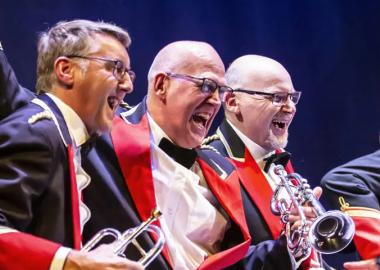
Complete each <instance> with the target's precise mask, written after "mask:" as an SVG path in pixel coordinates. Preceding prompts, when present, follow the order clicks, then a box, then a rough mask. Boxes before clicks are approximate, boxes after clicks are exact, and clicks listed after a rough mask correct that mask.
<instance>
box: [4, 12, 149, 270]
mask: <svg viewBox="0 0 380 270" xmlns="http://www.w3.org/2000/svg"><path fill="white" fill-rule="evenodd" d="M129 45H130V38H129V35H128V33H127V32H126V31H124V30H123V29H121V28H119V27H117V26H115V25H112V24H108V23H103V22H92V21H86V20H74V21H68V22H60V23H58V24H56V25H55V26H54V27H52V28H51V29H49V30H48V31H46V32H44V33H42V34H41V36H40V39H39V43H38V67H37V70H38V72H37V77H38V78H37V87H38V91H39V92H40V93H44V94H41V95H39V96H38V97H37V98H34V99H33V100H32V101H31V102H29V103H28V104H27V105H25V106H24V107H21V108H20V109H19V110H17V111H15V112H14V113H13V114H11V115H9V116H8V117H6V118H4V119H2V120H1V122H0V265H1V268H2V269H12V270H14V269H104V268H107V269H142V267H141V265H140V264H138V263H135V262H132V261H129V260H127V259H124V258H121V257H118V256H116V255H115V254H112V249H111V247H110V246H108V247H99V248H98V249H96V250H94V251H92V252H89V253H85V252H80V251H77V250H78V249H80V247H81V242H82V241H81V239H82V231H83V227H84V226H85V223H86V222H87V221H88V219H90V217H91V208H90V209H89V208H88V207H87V206H86V205H85V204H84V203H83V202H82V201H81V193H82V191H83V189H84V188H85V187H86V186H87V185H88V184H89V183H90V180H91V179H90V177H89V176H88V174H87V173H86V172H85V171H84V170H83V168H82V165H81V154H80V150H81V147H82V146H83V145H84V144H85V142H86V141H87V140H88V139H89V138H90V137H91V136H98V135H100V134H101V133H103V132H107V131H109V130H110V127H111V123H112V119H113V115H114V112H115V110H116V108H117V106H118V104H119V103H120V102H121V101H122V100H123V98H124V96H125V94H126V93H128V92H131V91H132V78H131V76H133V73H132V72H131V71H130V69H129V65H130V63H129V62H130V60H129V55H128V52H127V48H128V46H129ZM1 54H2V55H1V57H2V59H1V60H2V61H6V59H5V58H4V57H3V53H2V52H1ZM2 64H3V62H2ZM2 71H3V72H5V75H4V74H2V77H1V79H0V82H1V87H5V89H1V92H2V94H1V95H2V96H1V98H2V99H3V100H5V102H7V99H8V98H12V97H16V98H17V100H12V102H10V103H8V104H12V105H11V106H9V107H7V108H5V109H4V112H3V115H2V117H3V116H4V115H5V114H7V113H9V112H7V110H12V109H16V108H17V107H20V106H22V105H23V104H24V103H26V102H27V101H28V99H29V98H30V97H31V96H29V95H28V94H25V92H24V89H23V88H21V87H19V86H17V81H16V80H15V77H14V76H13V73H12V70H11V69H10V68H8V69H7V67H5V68H4V67H3V70H2ZM7 74H8V76H9V77H7ZM8 84H11V85H10V87H11V90H10V91H15V92H9V89H7V87H8V86H9V85H8ZM6 89H7V90H6ZM3 90H4V92H3ZM7 91H8V92H7ZM8 102H9V100H8ZM68 247H70V248H68ZM71 248H74V249H77V250H74V249H71Z"/></svg>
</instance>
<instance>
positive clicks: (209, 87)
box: [166, 72, 233, 94]
mask: <svg viewBox="0 0 380 270" xmlns="http://www.w3.org/2000/svg"><path fill="white" fill-rule="evenodd" d="M166 75H167V76H168V77H172V78H178V79H183V80H186V81H190V82H193V83H195V84H196V85H197V86H199V89H200V90H201V92H202V93H205V94H212V93H214V92H215V91H216V90H219V94H222V93H224V92H227V91H233V90H232V88H231V87H228V86H225V85H219V84H218V83H217V82H215V81H214V80H211V79H208V78H197V77H193V76H190V75H185V74H177V73H170V72H167V73H166Z"/></svg>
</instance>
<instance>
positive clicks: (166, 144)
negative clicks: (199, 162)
mask: <svg viewBox="0 0 380 270" xmlns="http://www.w3.org/2000/svg"><path fill="white" fill-rule="evenodd" d="M158 146H159V147H160V148H161V149H162V150H163V151H164V152H165V153H166V154H168V155H169V156H170V157H171V158H173V159H174V160H175V161H176V162H178V163H179V164H181V165H183V166H184V167H186V168H188V169H190V168H191V166H193V164H194V162H195V159H196V158H197V152H196V151H195V150H194V149H186V148H182V147H180V146H178V145H175V144H173V143H172V142H171V141H169V140H168V139H167V138H162V139H161V141H160V143H159V145H158Z"/></svg>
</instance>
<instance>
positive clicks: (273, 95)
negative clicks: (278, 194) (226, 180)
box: [205, 55, 320, 268]
mask: <svg viewBox="0 0 380 270" xmlns="http://www.w3.org/2000/svg"><path fill="white" fill-rule="evenodd" d="M226 80H227V84H228V85H229V86H230V87H231V88H232V89H233V91H232V92H229V93H227V94H226V95H225V97H224V100H225V102H224V103H223V108H224V113H225V119H224V120H223V122H222V124H221V125H220V126H219V128H218V129H217V131H216V134H215V135H213V136H211V137H209V138H207V139H206V140H205V143H206V144H209V145H210V146H211V147H213V148H214V149H216V150H217V151H218V152H219V153H220V154H222V155H223V156H225V157H229V158H231V159H233V160H234V161H233V162H234V163H235V164H236V167H237V170H238V172H239V176H240V181H241V186H242V188H241V192H242V196H243V201H244V208H245V213H246V217H247V218H248V217H249V218H250V219H251V220H252V222H249V223H248V224H249V231H250V233H251V236H252V240H253V244H256V245H257V244H259V243H264V242H265V241H270V240H272V239H278V238H279V237H280V234H281V231H282V223H281V222H280V219H279V217H278V216H275V215H274V214H273V213H272V212H271V209H270V204H271V198H272V196H273V191H274V189H275V188H276V186H277V184H278V183H277V182H276V179H272V177H271V176H269V174H267V172H268V168H269V167H267V168H265V167H266V166H265V165H266V160H267V158H268V157H270V156H271V155H273V154H274V153H275V152H283V148H285V147H286V145H287V142H288V128H289V126H290V124H291V122H292V120H293V117H294V116H295V113H296V104H297V103H298V101H299V99H300V96H301V92H297V91H295V90H294V87H293V83H292V80H291V77H290V75H289V73H288V72H287V71H286V69H285V68H284V67H283V66H282V65H281V64H280V63H278V62H277V61H275V60H273V59H270V58H268V57H264V56H259V55H245V56H242V57H240V58H238V59H236V60H235V61H234V62H233V63H232V64H231V65H230V67H229V68H228V70H227V72H226ZM283 165H284V167H286V170H287V171H288V172H290V171H292V167H291V164H290V163H289V162H288V159H285V160H283ZM319 192H320V190H319V189H318V190H316V193H319ZM310 214H311V215H312V213H310ZM282 238H283V236H282V237H280V241H282V240H283V239H282ZM269 243H270V242H269ZM291 257H293V256H291ZM294 259H295V260H294V263H295V265H296V267H298V266H300V263H301V262H302V260H298V257H297V256H295V258H294ZM303 259H305V258H303ZM313 265H314V266H317V264H313ZM302 267H303V268H308V267H309V264H308V263H304V264H303V265H302Z"/></svg>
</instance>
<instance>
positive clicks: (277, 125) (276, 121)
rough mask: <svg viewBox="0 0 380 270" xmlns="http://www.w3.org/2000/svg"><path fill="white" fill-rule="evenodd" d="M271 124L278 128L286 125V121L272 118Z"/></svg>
mask: <svg viewBox="0 0 380 270" xmlns="http://www.w3.org/2000/svg"><path fill="white" fill-rule="evenodd" d="M272 124H273V126H275V127H276V128H279V129H284V128H285V127H286V122H284V121H280V120H273V121H272Z"/></svg>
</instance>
